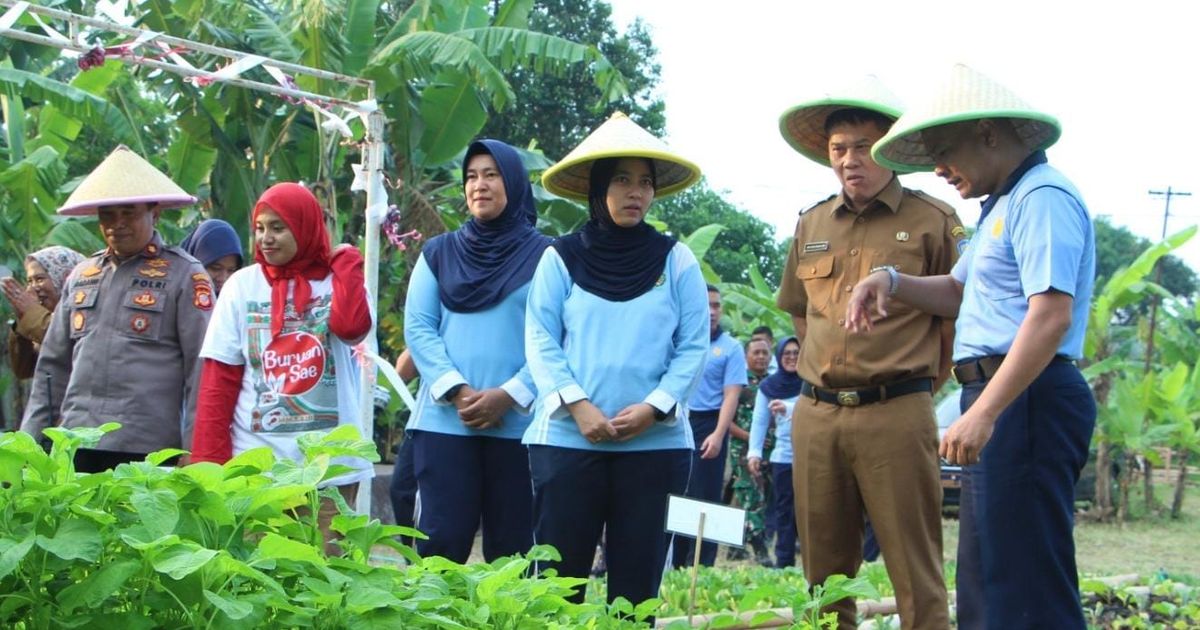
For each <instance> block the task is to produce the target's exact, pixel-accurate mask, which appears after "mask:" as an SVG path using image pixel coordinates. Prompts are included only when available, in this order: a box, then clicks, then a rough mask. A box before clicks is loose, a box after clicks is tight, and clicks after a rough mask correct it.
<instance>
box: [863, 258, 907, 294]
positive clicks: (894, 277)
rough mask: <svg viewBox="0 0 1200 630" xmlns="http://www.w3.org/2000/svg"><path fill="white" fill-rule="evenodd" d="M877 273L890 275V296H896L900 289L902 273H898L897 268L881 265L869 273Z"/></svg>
mask: <svg viewBox="0 0 1200 630" xmlns="http://www.w3.org/2000/svg"><path fill="white" fill-rule="evenodd" d="M876 271H886V272H887V274H888V295H889V296H891V295H896V289H898V288H899V287H900V272H898V271H896V268H895V267H893V266H892V265H880V266H878V267H872V268H871V271H870V272H868V273H875V272H876Z"/></svg>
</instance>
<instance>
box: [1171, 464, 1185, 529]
mask: <svg viewBox="0 0 1200 630" xmlns="http://www.w3.org/2000/svg"><path fill="white" fill-rule="evenodd" d="M1187 463H1188V450H1187V449H1186V448H1181V449H1179V479H1176V480H1175V498H1174V500H1172V501H1171V518H1179V515H1180V514H1182V513H1183V491H1184V488H1186V487H1187Z"/></svg>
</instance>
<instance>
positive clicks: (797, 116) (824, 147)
mask: <svg viewBox="0 0 1200 630" xmlns="http://www.w3.org/2000/svg"><path fill="white" fill-rule="evenodd" d="M849 108H859V109H866V110H870V111H873V112H878V113H880V114H883V115H884V116H887V117H888V118H891V119H892V120H895V119H897V118H899V117H900V114H901V113H903V112H904V104H903V103H902V102H901V101H900V99H899V98H898V97H897V96H896V95H895V94H893V93H892V91H891V90H889V89H887V87H885V86H884V85H883V82H881V81H880V80H879V78H878V77H876V76H875V75H867V76H866V77H863V78H862V79H860V80H859V81H857V82H855V83H853V84H851V85H848V86H845V87H843V88H841V89H839V90H836V91H833V92H829V93H826V94H824V95H822V96H820V97H818V98H814V99H812V100H808V101H804V102H803V103H800V104H799V105H796V106H795V107H792V108H790V109H788V110H787V111H785V112H783V115H782V116H780V117H779V133H781V134H783V139H784V140H787V143H788V144H790V145H792V148H793V149H795V150H797V151H799V152H800V154H801V155H803V156H804V157H806V158H808V159H810V160H812V161H814V162H816V163H818V164H823V165H825V166H829V134H827V133H825V120H826V119H828V118H829V115H830V114H832V113H833V112H836V111H838V110H840V109H849Z"/></svg>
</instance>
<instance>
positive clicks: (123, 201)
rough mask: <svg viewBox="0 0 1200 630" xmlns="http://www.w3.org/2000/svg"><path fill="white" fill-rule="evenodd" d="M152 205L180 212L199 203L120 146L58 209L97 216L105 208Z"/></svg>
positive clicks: (140, 157) (76, 215)
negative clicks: (98, 210)
mask: <svg viewBox="0 0 1200 630" xmlns="http://www.w3.org/2000/svg"><path fill="white" fill-rule="evenodd" d="M137 203H152V204H154V205H155V207H158V208H179V207H182V206H190V205H192V204H194V203H196V198H195V197H193V196H191V195H189V194H187V193H186V192H184V190H183V189H182V188H180V187H179V186H178V185H177V184H176V183H175V182H173V181H171V178H169V177H167V176H166V175H163V174H162V172H161V171H159V170H158V169H156V168H154V166H152V165H151V164H150V163H149V162H147V161H146V160H144V159H142V156H140V155H138V154H136V153H134V152H133V151H131V150H129V148H128V147H126V146H125V145H121V146H118V147H117V148H116V149H114V150H113V152H112V153H109V154H108V157H106V158H104V161H103V162H101V163H100V166H97V167H96V168H95V170H93V171H92V172H91V173H90V174H89V175H88V176H87V178H86V179H84V180H83V182H82V183H81V184H79V187H77V188H76V189H75V192H73V193H71V196H70V197H69V198H67V203H65V204H63V206H62V207H61V208H59V209H58V213H59V214H63V215H67V216H73V217H78V216H87V215H91V214H96V211H97V209H99V208H100V207H101V206H123V205H131V204H137Z"/></svg>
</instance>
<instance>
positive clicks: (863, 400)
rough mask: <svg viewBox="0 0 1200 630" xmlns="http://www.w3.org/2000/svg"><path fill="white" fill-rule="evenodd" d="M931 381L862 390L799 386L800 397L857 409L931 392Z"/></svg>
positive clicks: (913, 381) (921, 379) (915, 379)
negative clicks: (862, 406) (891, 399)
mask: <svg viewBox="0 0 1200 630" xmlns="http://www.w3.org/2000/svg"><path fill="white" fill-rule="evenodd" d="M932 391H933V379H931V378H914V379H909V380H907V381H900V382H899V383H892V384H891V385H878V386H876V387H865V388H862V389H821V388H819V387H813V386H812V383H809V382H808V381H804V382H802V383H801V384H800V395H801V396H807V397H808V398H812V399H813V400H819V401H821V402H823V403H829V404H830V405H838V406H839V407H858V406H859V405H870V404H873V403H877V402H883V401H885V400H888V399H889V398H899V397H900V396H907V395H909V394H916V393H917V392H932Z"/></svg>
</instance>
